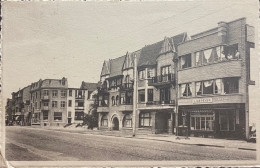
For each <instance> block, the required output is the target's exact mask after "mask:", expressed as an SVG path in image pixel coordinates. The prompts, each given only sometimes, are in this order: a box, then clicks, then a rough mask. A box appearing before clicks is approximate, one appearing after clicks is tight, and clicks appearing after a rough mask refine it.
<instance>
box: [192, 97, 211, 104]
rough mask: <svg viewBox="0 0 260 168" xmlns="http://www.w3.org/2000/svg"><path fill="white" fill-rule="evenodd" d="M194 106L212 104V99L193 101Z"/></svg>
mask: <svg viewBox="0 0 260 168" xmlns="http://www.w3.org/2000/svg"><path fill="white" fill-rule="evenodd" d="M192 103H193V104H203V103H212V98H202V99H193V100H192Z"/></svg>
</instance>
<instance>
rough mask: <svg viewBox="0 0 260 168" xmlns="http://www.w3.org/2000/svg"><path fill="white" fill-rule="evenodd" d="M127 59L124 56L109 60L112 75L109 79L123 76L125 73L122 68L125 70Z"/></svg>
mask: <svg viewBox="0 0 260 168" xmlns="http://www.w3.org/2000/svg"><path fill="white" fill-rule="evenodd" d="M125 57H126V56H125V55H124V56H121V57H118V58H115V59H111V60H109V61H110V75H109V77H114V76H118V75H122V73H123V72H122V68H123V64H124V60H125Z"/></svg>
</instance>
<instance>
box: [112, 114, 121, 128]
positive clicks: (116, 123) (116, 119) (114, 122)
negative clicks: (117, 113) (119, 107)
mask: <svg viewBox="0 0 260 168" xmlns="http://www.w3.org/2000/svg"><path fill="white" fill-rule="evenodd" d="M112 129H113V130H119V121H118V118H117V117H114V118H113V127H112Z"/></svg>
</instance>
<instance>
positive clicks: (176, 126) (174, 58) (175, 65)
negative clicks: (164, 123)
mask: <svg viewBox="0 0 260 168" xmlns="http://www.w3.org/2000/svg"><path fill="white" fill-rule="evenodd" d="M172 61H173V62H174V74H175V91H176V92H175V99H176V101H175V129H176V131H175V135H176V136H178V113H179V108H178V95H179V87H178V61H179V60H178V55H177V54H176V53H175V52H174V57H173V60H172Z"/></svg>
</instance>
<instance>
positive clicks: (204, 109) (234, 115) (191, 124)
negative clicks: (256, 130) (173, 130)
mask: <svg viewBox="0 0 260 168" xmlns="http://www.w3.org/2000/svg"><path fill="white" fill-rule="evenodd" d="M178 118H179V119H178V121H179V127H180V131H179V133H178V134H179V135H184V134H186V133H187V134H188V136H200V137H213V138H231V139H245V137H246V133H245V129H246V124H245V118H246V117H245V105H244V104H204V105H190V106H188V105H187V106H179V115H178ZM181 127H183V128H184V127H187V131H186V132H185V131H182V129H181Z"/></svg>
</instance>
